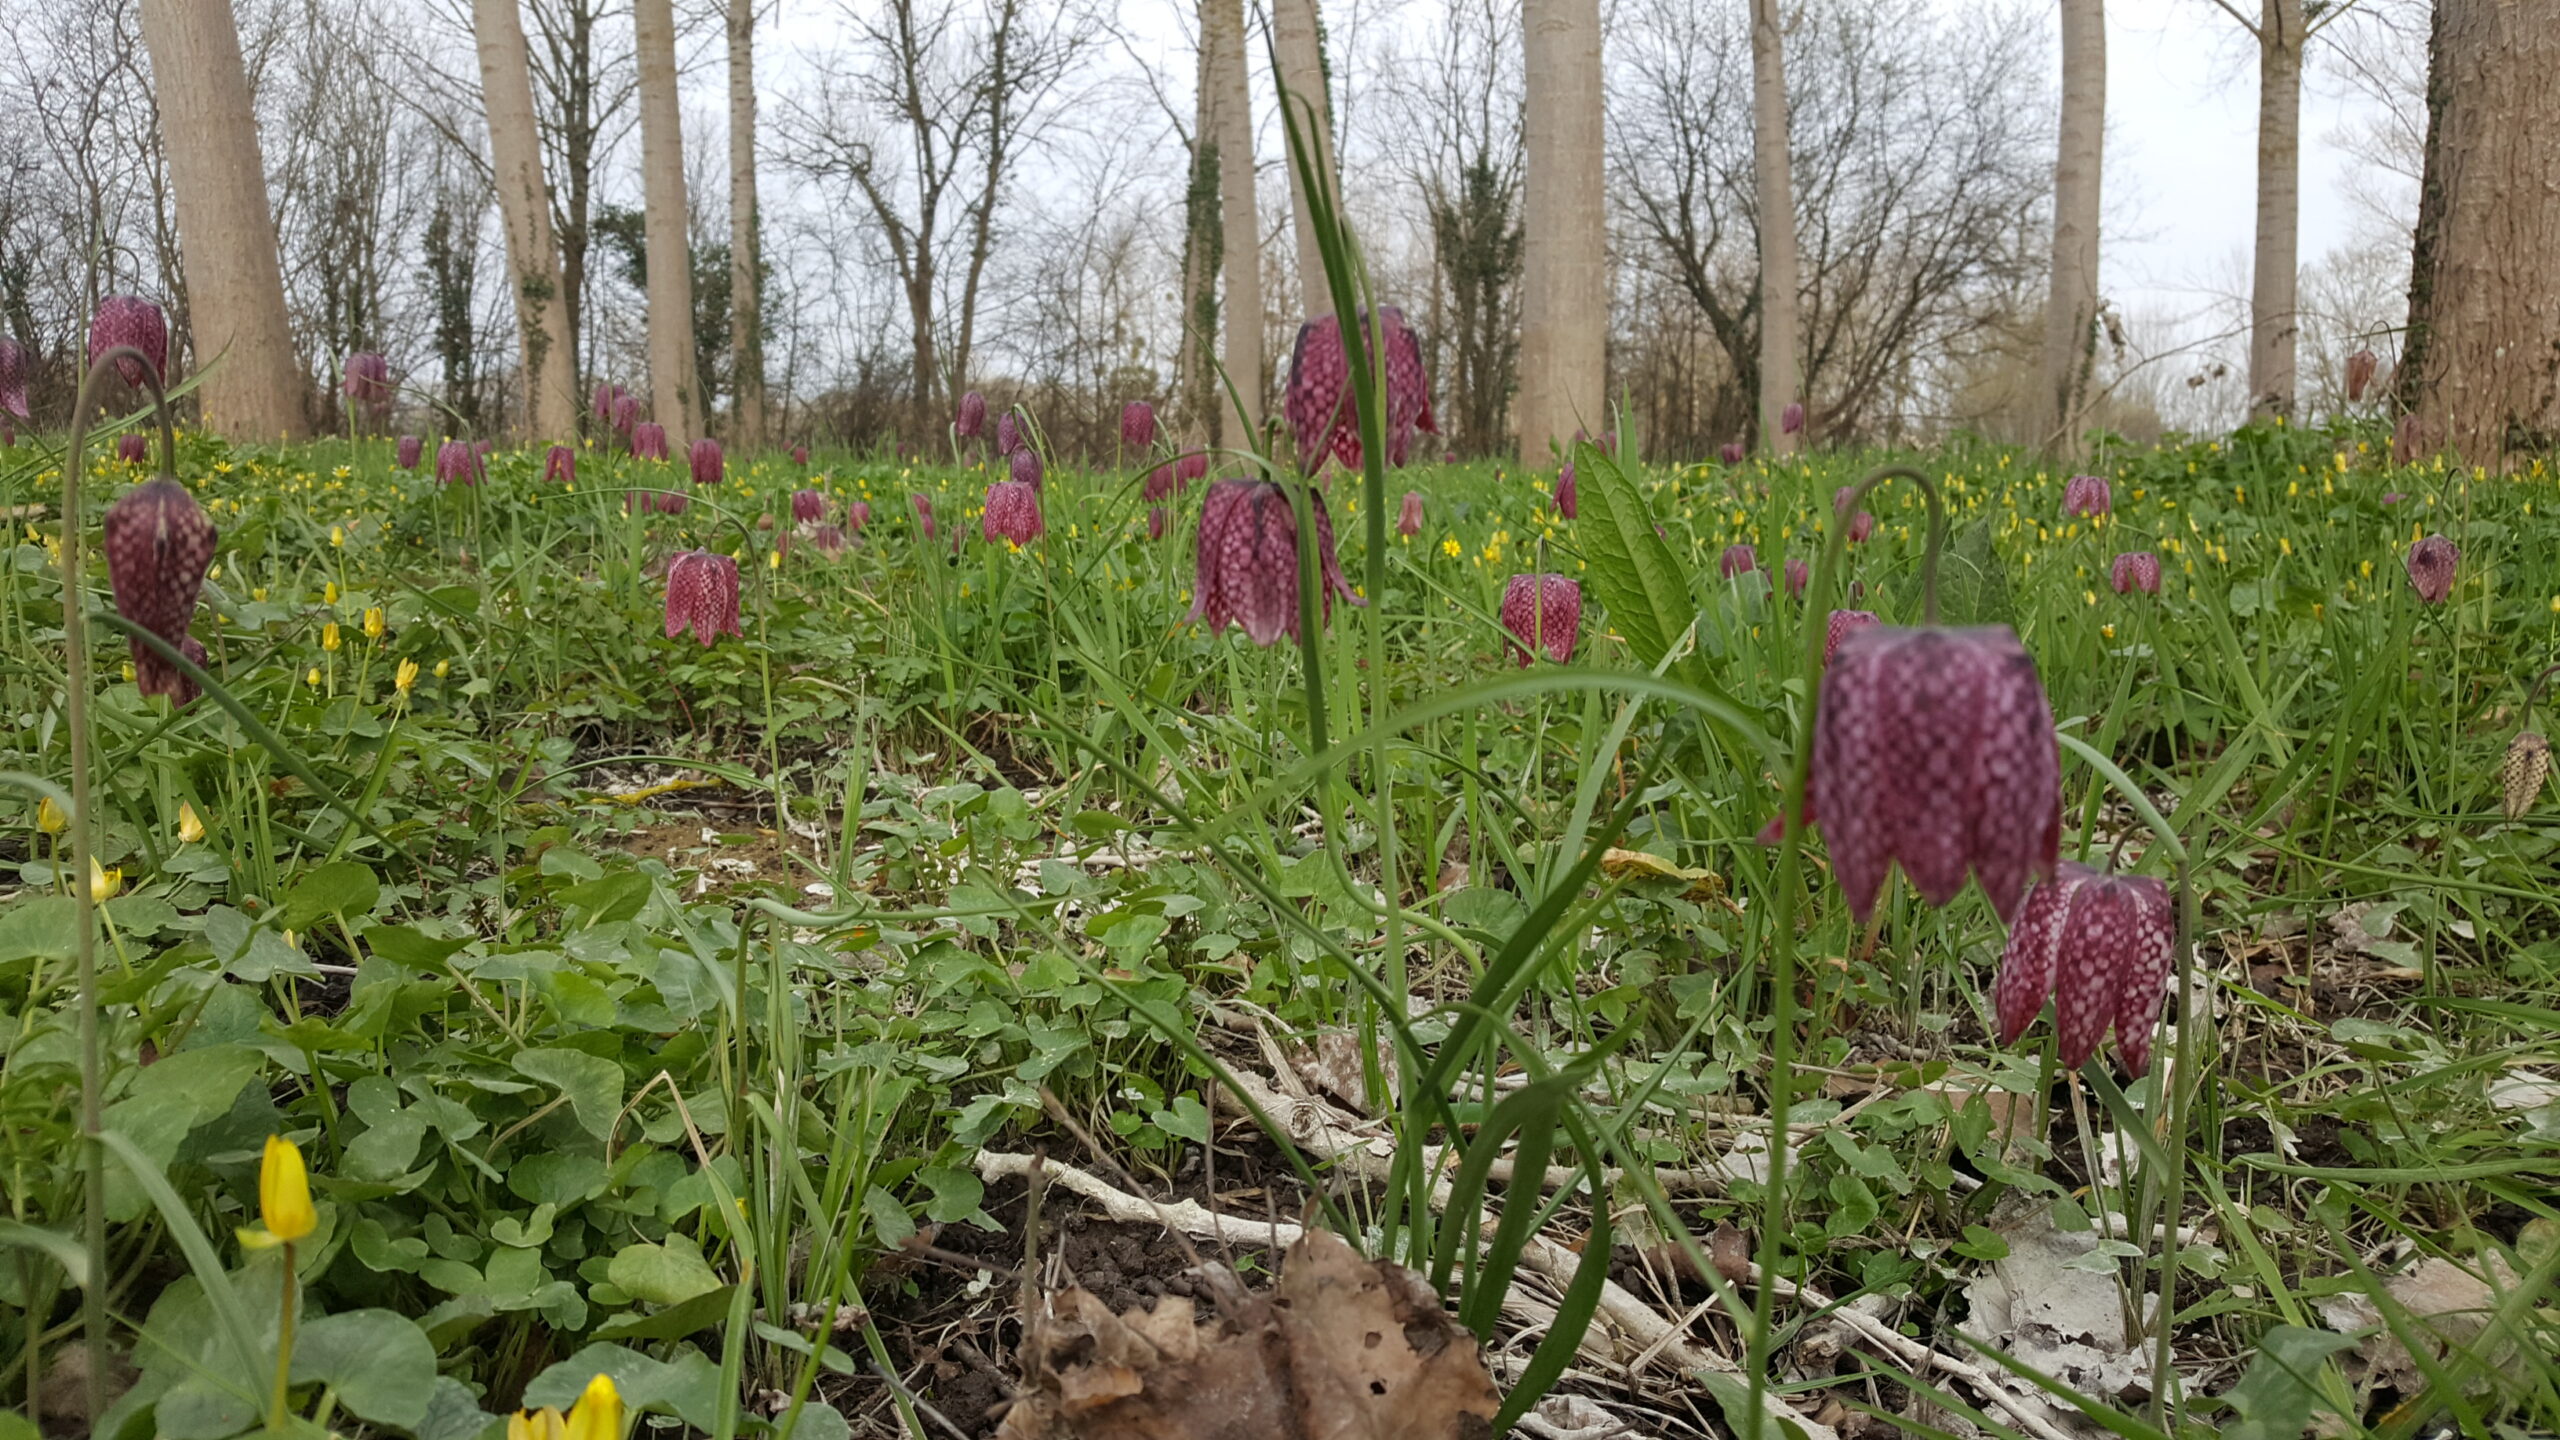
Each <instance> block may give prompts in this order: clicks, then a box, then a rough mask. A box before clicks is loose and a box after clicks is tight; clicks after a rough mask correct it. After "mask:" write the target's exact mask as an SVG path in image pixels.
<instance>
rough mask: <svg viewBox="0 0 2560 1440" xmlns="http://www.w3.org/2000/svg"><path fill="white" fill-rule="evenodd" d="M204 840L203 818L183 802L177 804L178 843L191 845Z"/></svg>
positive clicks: (193, 807) (193, 808)
mask: <svg viewBox="0 0 2560 1440" xmlns="http://www.w3.org/2000/svg"><path fill="white" fill-rule="evenodd" d="M203 838H204V818H203V817H202V816H200V815H198V814H196V807H195V806H193V805H191V804H189V803H187V802H186V801H184V800H181V801H179V802H178V843H179V844H181V845H193V844H194V843H196V842H197V841H199V840H201V839H203Z"/></svg>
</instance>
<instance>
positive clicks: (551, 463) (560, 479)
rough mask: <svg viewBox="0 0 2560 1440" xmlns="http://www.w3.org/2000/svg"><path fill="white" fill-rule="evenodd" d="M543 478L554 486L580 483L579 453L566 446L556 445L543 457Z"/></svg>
mask: <svg viewBox="0 0 2560 1440" xmlns="http://www.w3.org/2000/svg"><path fill="white" fill-rule="evenodd" d="M542 478H543V480H544V481H546V482H548V483H550V484H554V485H575V484H577V483H578V452H577V451H575V450H572V449H570V448H569V447H568V446H566V445H554V446H552V447H551V448H550V449H549V450H548V451H546V452H544V454H543V457H542Z"/></svg>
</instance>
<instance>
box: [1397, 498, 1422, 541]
mask: <svg viewBox="0 0 2560 1440" xmlns="http://www.w3.org/2000/svg"><path fill="white" fill-rule="evenodd" d="M1396 533H1397V534H1399V535H1401V536H1403V537H1404V538H1406V539H1407V540H1410V539H1412V538H1413V537H1414V536H1416V535H1419V534H1421V533H1422V492H1421V491H1419V490H1407V491H1406V492H1404V504H1403V506H1402V507H1400V508H1399V509H1398V510H1397V511H1396Z"/></svg>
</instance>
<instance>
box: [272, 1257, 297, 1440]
mask: <svg viewBox="0 0 2560 1440" xmlns="http://www.w3.org/2000/svg"><path fill="white" fill-rule="evenodd" d="M297 1273H298V1272H296V1270H295V1269H294V1264H293V1242H292V1241H290V1240H287V1241H286V1242H284V1279H283V1281H282V1283H281V1284H279V1286H278V1287H277V1288H278V1291H279V1293H280V1294H281V1296H282V1299H281V1300H280V1301H279V1302H278V1303H279V1306H280V1313H279V1314H278V1315H277V1318H276V1383H275V1390H274V1392H273V1393H272V1394H271V1395H270V1396H269V1398H268V1401H267V1429H269V1430H270V1431H273V1432H276V1433H279V1434H281V1433H282V1432H283V1431H284V1428H285V1421H286V1420H287V1419H288V1418H289V1417H290V1416H291V1414H292V1412H291V1410H290V1409H289V1408H288V1407H289V1406H291V1404H292V1403H293V1402H292V1396H291V1394H290V1391H291V1390H292V1381H293V1312H294V1304H293V1300H294V1291H295V1290H296V1289H297V1288H299V1287H297V1286H296V1285H295V1283H294V1281H295V1277H296V1275H297Z"/></svg>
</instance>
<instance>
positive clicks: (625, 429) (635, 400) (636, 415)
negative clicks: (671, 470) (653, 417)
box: [613, 395, 667, 460]
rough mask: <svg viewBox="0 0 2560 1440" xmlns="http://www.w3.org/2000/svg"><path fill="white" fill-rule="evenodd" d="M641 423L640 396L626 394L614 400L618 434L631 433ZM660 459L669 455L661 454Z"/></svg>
mask: <svg viewBox="0 0 2560 1440" xmlns="http://www.w3.org/2000/svg"><path fill="white" fill-rule="evenodd" d="M639 425H640V397H639V396H637V395H625V396H623V397H621V398H620V399H618V400H615V401H614V402H613V429H614V433H615V434H617V435H629V434H631V433H632V432H633V431H634V430H636V429H637V428H639ZM658 458H659V459H661V460H664V459H666V458H667V457H666V456H665V455H663V454H661V455H660V456H659V457H658Z"/></svg>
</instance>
